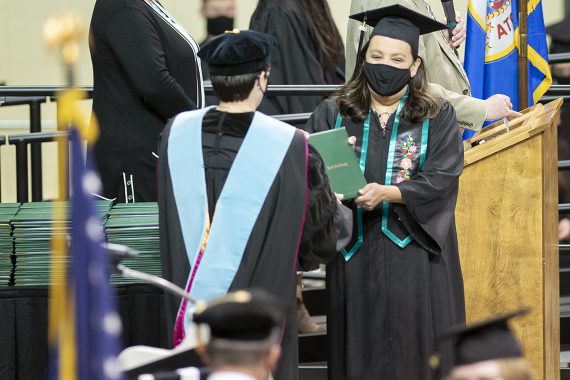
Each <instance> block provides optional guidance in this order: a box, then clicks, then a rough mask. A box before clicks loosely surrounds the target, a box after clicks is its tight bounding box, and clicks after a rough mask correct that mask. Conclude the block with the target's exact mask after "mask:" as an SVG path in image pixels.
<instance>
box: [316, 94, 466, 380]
mask: <svg viewBox="0 0 570 380" xmlns="http://www.w3.org/2000/svg"><path fill="white" fill-rule="evenodd" d="M336 115H337V107H336V103H335V102H334V101H331V100H328V101H326V102H324V103H323V104H321V105H320V106H319V108H318V109H317V110H316V111H315V113H314V114H313V116H312V118H311V119H310V120H309V121H308V124H307V130H308V131H309V132H315V131H321V130H325V129H329V128H334V126H335V121H336ZM393 122H394V115H392V117H391V119H390V120H389V121H388V125H387V131H386V134H385V135H383V134H382V132H381V129H380V127H379V125H380V124H379V121H378V118H377V117H376V116H375V114H373V117H372V121H371V126H370V138H369V147H368V155H367V166H366V172H365V177H366V180H367V182H368V183H371V182H376V183H379V184H382V185H383V184H384V183H385V175H386V165H387V156H388V147H389V143H390V136H391V132H392V126H393ZM342 125H343V126H346V128H347V131H348V133H349V136H356V138H357V143H356V148H355V152H356V154H357V156H360V154H361V144H362V136H363V123H362V122H352V121H350V120H344V121H343V124H342ZM421 126H422V124H421V123H410V122H407V121H406V120H402V121H401V122H400V126H399V129H398V136H399V138H398V140H399V141H402V140H403V139H405V138H406V137H407V135H408V133H410V132H412V133H413V134H415V136H416V137H417V135H418V130H420V129H421ZM417 141H418V140H417V138H416V142H417ZM418 147H419V144H418ZM401 148H402V147H401V146H400V145H397V146H396V152H397V153H398V152H399V151H400V153H401V152H402V149H401ZM398 154H399V153H398ZM400 157H401V156H400ZM396 161H397V160H396ZM462 169H463V145H462V142H461V137H460V134H459V129H458V128H457V124H456V119H455V112H454V110H453V108H452V107H451V106H450V105H449V104H448V103H445V104H444V105H443V108H442V110H441V113H440V114H439V116H438V117H436V118H435V119H432V120H431V125H430V129H429V144H428V150H427V156H426V159H425V164H424V166H423V169H422V170H421V171H419V172H418V171H417V168H414V169H412V173H411V175H410V177H411V178H410V180H409V181H404V182H402V183H401V184H399V185H398V186H399V187H400V191H401V192H402V196H403V199H404V204H403V205H395V206H391V207H390V210H389V213H388V215H389V216H388V225H389V226H390V228H391V230H392V231H393V232H394V233H395V234H396V235H398V236H400V237H404V236H407V235H408V234H411V236H413V238H414V240H413V241H412V243H411V244H410V245H408V246H407V247H406V248H404V249H402V248H400V247H398V246H397V245H396V244H394V243H393V242H392V241H391V240H390V239H388V238H387V237H386V235H384V234H383V233H382V232H381V219H382V217H381V214H382V211H381V210H382V206H381V205H380V206H379V207H378V208H377V209H375V210H373V211H371V212H364V214H363V236H364V243H363V245H362V246H361V248H360V250H359V251H358V252H357V253H356V254H355V255H354V256H353V257H352V258H351V259H350V261H348V262H345V260H344V258H343V257H342V255H340V254H339V255H338V256H337V258H336V259H335V260H333V261H331V263H330V264H329V265H328V266H327V290H328V294H329V313H328V319H327V331H328V334H329V336H330V345H329V360H328V368H329V379H331V380H336V379H343V380H345V379H348V380H353V379H354V380H356V379H359V380H361V379H390V380H410V379H414V380H416V379H417V380H420V379H421V380H424V379H429V378H430V373H429V368H428V359H429V358H430V356H431V354H432V352H433V347H434V337H436V336H438V334H440V333H441V332H443V331H444V330H445V329H447V328H449V327H451V326H452V325H455V324H457V323H461V322H463V321H464V319H465V308H464V297H463V279H462V275H461V268H460V262H459V254H458V248H457V236H456V232H455V221H454V210H455V204H456V200H457V192H458V184H459V175H460V174H461V171H462ZM353 207H355V206H354V205H353ZM355 215H356V213H355ZM355 226H356V223H355ZM356 236H357V233H356V230H355V232H353V242H351V243H350V244H349V245H348V247H347V249H348V248H350V247H352V245H353V244H354V243H355V241H354V240H355V237H356ZM442 349H443V350H444V353H445V354H449V347H442ZM450 357H451V355H444V358H450ZM449 365H450V363H449V362H447V361H445V362H444V363H443V368H449Z"/></svg>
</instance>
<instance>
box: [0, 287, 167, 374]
mask: <svg viewBox="0 0 570 380" xmlns="http://www.w3.org/2000/svg"><path fill="white" fill-rule="evenodd" d="M116 292H117V296H118V306H119V313H120V315H121V318H122V320H123V347H128V346H133V345H148V346H154V347H163V348H166V344H167V339H166V336H167V334H166V322H165V315H164V307H163V302H164V301H163V296H162V291H161V290H158V289H156V288H154V287H152V286H149V285H120V286H118V287H117V288H116ZM47 299H48V288H47V287H45V286H42V287H8V288H6V287H4V288H0V379H2V380H41V379H45V378H46V373H47V365H48V356H47V314H48V306H47Z"/></svg>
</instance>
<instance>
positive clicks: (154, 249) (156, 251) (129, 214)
mask: <svg viewBox="0 0 570 380" xmlns="http://www.w3.org/2000/svg"><path fill="white" fill-rule="evenodd" d="M105 233H106V235H107V241H108V242H109V243H113V244H121V245H126V246H128V247H129V248H131V249H134V250H136V251H138V252H139V255H138V256H137V257H135V258H131V259H125V260H123V261H122V262H121V263H122V264H123V265H125V266H127V267H129V268H131V269H135V270H138V271H141V272H145V273H148V274H153V275H156V276H161V275H162V271H161V264H160V241H159V233H158V205H157V204H156V203H150V202H148V203H122V204H117V205H116V206H115V207H113V209H112V210H111V212H110V214H109V219H108V220H107V223H106V224H105ZM111 282H112V283H115V284H128V283H133V282H139V281H138V280H131V279H127V278H123V277H120V276H118V275H115V274H114V275H112V276H111Z"/></svg>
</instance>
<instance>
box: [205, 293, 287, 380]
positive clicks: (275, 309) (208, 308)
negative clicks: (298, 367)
mask: <svg viewBox="0 0 570 380" xmlns="http://www.w3.org/2000/svg"><path fill="white" fill-rule="evenodd" d="M194 322H195V323H196V324H197V325H207V326H208V327H209V329H210V339H209V341H208V343H207V344H206V346H205V349H204V348H202V349H201V350H199V352H200V353H201V357H202V360H203V361H204V363H206V364H207V365H208V366H209V367H210V369H211V371H212V374H211V375H210V376H209V377H208V380H267V379H269V378H270V377H271V373H272V372H273V371H274V370H275V368H276V367H277V362H278V361H279V357H280V355H281V347H280V346H279V338H280V335H281V326H282V324H283V311H282V309H281V308H280V306H279V303H278V302H277V300H276V299H275V298H274V297H273V296H271V294H269V293H267V292H264V291H261V290H252V291H251V292H249V291H243V290H241V291H236V292H232V293H228V295H227V296H225V297H222V298H218V299H215V300H212V301H210V302H209V303H208V304H207V305H205V307H204V308H203V309H201V308H200V307H197V308H196V311H195V313H194ZM198 331H199V330H198Z"/></svg>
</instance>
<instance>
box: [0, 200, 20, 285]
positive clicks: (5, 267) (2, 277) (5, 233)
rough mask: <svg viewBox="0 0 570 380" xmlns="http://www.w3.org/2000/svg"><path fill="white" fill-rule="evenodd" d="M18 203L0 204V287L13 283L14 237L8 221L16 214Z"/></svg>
mask: <svg viewBox="0 0 570 380" xmlns="http://www.w3.org/2000/svg"><path fill="white" fill-rule="evenodd" d="M19 208H20V204H19V203H0V286H7V285H12V284H13V283H14V264H15V260H16V259H15V256H14V237H13V236H12V225H11V224H10V221H11V220H12V218H13V217H14V215H16V213H17V212H18V209H19Z"/></svg>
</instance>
